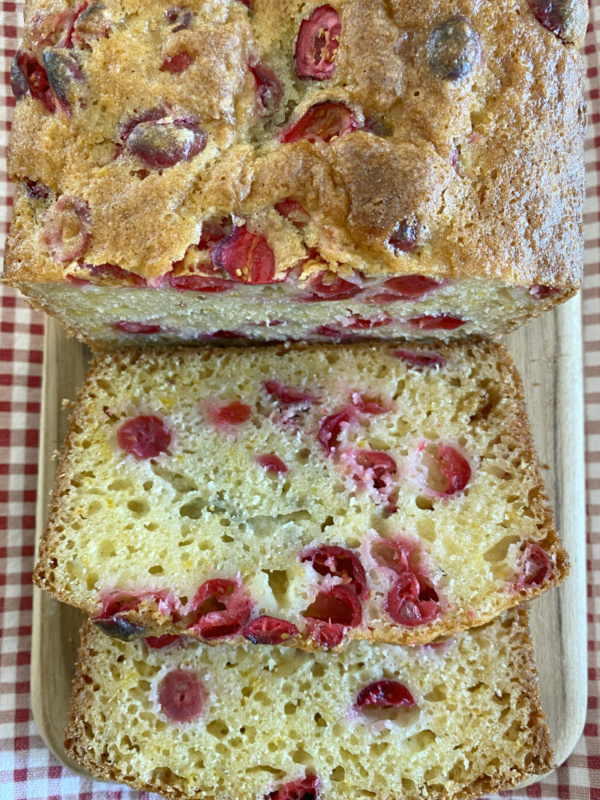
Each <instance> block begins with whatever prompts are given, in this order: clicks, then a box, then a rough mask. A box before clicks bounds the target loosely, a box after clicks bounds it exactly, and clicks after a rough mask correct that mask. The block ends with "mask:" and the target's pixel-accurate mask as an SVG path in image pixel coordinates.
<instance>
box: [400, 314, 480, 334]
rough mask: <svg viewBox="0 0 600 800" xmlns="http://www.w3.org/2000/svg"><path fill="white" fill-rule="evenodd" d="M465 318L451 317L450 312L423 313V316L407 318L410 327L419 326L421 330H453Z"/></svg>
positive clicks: (458, 326)
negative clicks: (430, 314) (433, 314)
mask: <svg viewBox="0 0 600 800" xmlns="http://www.w3.org/2000/svg"><path fill="white" fill-rule="evenodd" d="M465 322H466V320H464V319H461V318H460V317H453V316H452V315H451V314H436V315H435V316H429V315H425V316H423V317H413V318H412V319H409V320H408V323H407V324H408V325H409V326H410V327H411V328H420V329H421V330H422V331H453V330H455V328H460V326H461V325H464V324H465Z"/></svg>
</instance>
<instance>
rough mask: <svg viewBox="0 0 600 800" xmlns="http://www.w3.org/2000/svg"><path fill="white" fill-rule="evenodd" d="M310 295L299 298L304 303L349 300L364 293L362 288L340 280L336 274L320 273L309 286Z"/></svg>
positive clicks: (342, 279)
mask: <svg viewBox="0 0 600 800" xmlns="http://www.w3.org/2000/svg"><path fill="white" fill-rule="evenodd" d="M307 288H308V289H309V292H310V293H309V294H307V295H303V296H302V297H300V298H298V299H299V300H300V301H302V302H303V303H319V302H321V301H323V300H349V299H350V298H351V297H355V296H356V295H357V294H359V293H360V292H362V286H359V285H357V284H356V283H352V282H351V281H346V280H344V278H340V277H339V275H336V274H335V272H330V271H329V272H319V274H318V275H316V276H315V277H314V278H313V279H312V280H311V281H310V282H309V284H308V287H307Z"/></svg>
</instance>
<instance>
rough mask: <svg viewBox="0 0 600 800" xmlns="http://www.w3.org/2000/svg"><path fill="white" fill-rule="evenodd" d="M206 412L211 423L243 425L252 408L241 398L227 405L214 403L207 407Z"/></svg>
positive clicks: (250, 414)
mask: <svg viewBox="0 0 600 800" xmlns="http://www.w3.org/2000/svg"><path fill="white" fill-rule="evenodd" d="M207 413H208V416H209V418H210V421H211V422H212V423H213V425H216V426H217V427H219V426H232V425H243V424H244V422H248V420H249V419H250V417H251V416H252V409H251V408H250V406H249V405H246V403H242V401H241V400H233V401H232V402H231V403H227V405H215V406H214V407H213V406H209V407H208V408H207Z"/></svg>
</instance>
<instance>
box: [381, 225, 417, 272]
mask: <svg viewBox="0 0 600 800" xmlns="http://www.w3.org/2000/svg"><path fill="white" fill-rule="evenodd" d="M420 236H421V226H420V225H419V223H418V222H417V220H415V219H403V220H401V221H400V222H399V223H398V224H397V225H396V227H395V228H394V230H393V231H392V233H391V234H390V238H389V239H388V244H389V246H390V247H391V248H392V250H393V252H394V255H396V256H397V255H398V254H399V253H412V251H413V250H414V249H415V248H416V246H417V245H418V244H419V238H420ZM407 277H411V276H407Z"/></svg>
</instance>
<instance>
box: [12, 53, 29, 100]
mask: <svg viewBox="0 0 600 800" xmlns="http://www.w3.org/2000/svg"><path fill="white" fill-rule="evenodd" d="M21 52H22V51H20V50H17V52H16V53H15V56H14V58H13V60H12V62H11V65H10V88H11V89H12V93H13V95H14V96H15V100H21V99H22V98H23V97H25V95H26V94H29V83H28V82H27V78H26V77H25V74H24V72H23V71H22V70H21V67H20V66H19V57H20V56H21Z"/></svg>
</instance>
